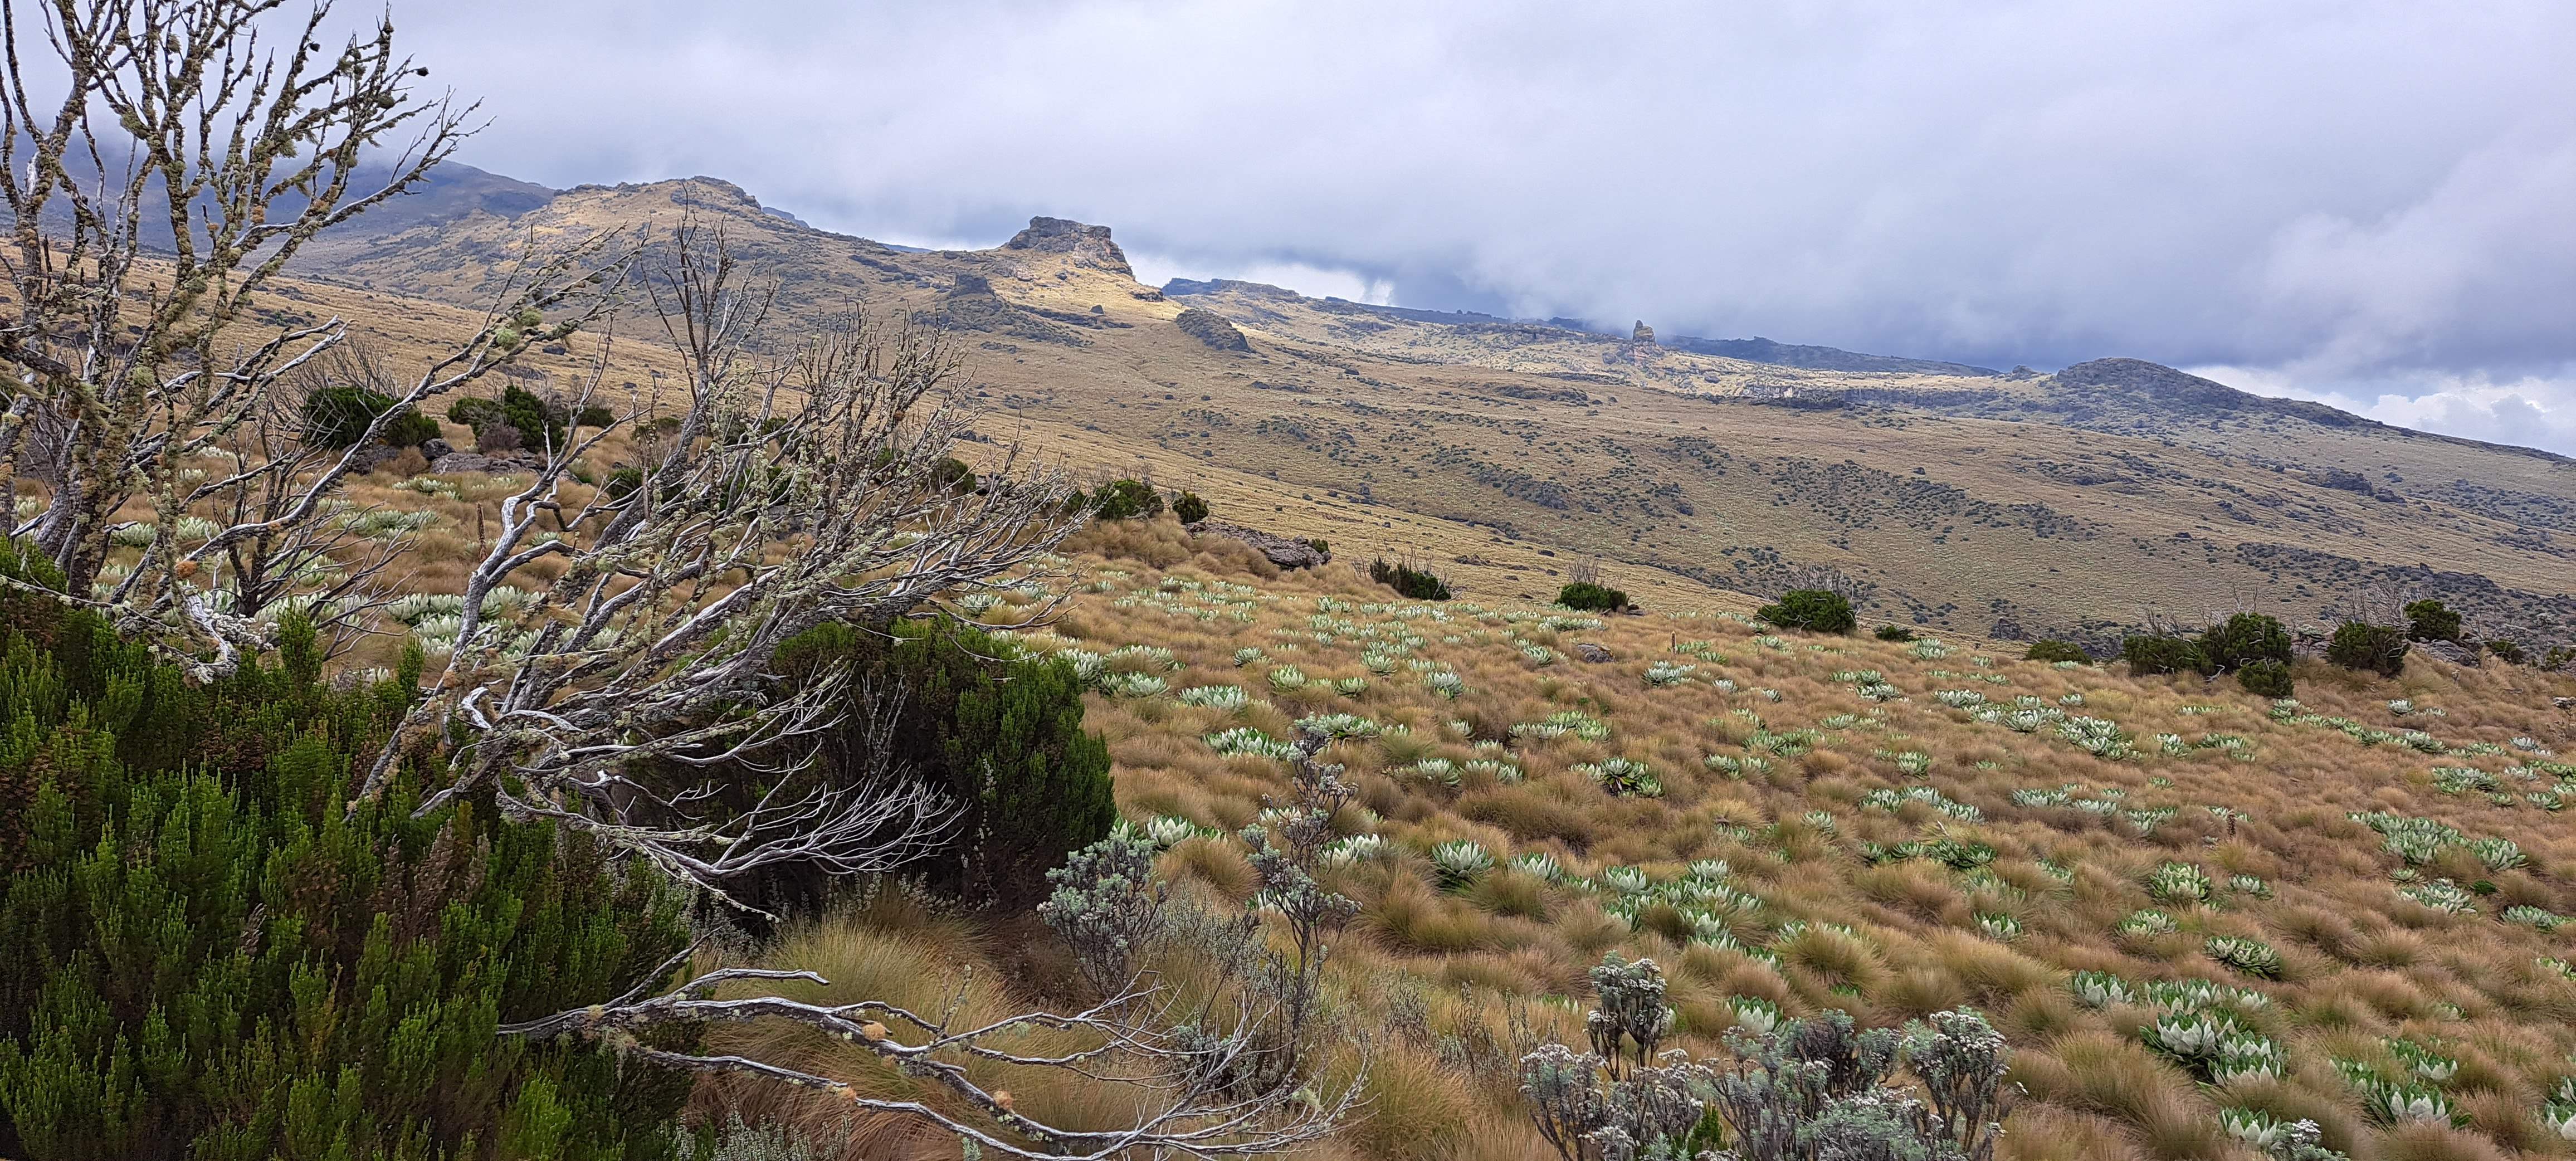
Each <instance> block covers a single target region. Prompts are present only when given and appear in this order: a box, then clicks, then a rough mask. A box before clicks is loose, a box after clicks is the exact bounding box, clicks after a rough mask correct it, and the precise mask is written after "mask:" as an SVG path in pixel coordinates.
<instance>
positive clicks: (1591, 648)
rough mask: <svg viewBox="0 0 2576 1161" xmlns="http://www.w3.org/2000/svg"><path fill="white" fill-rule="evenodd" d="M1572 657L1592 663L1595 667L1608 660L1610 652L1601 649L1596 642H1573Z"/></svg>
mask: <svg viewBox="0 0 2576 1161" xmlns="http://www.w3.org/2000/svg"><path fill="white" fill-rule="evenodd" d="M1574 655H1575V656H1576V657H1577V658H1580V659H1582V660H1584V661H1589V662H1592V663H1593V664H1595V665H1598V664H1600V663H1601V662H1604V661H1608V660H1610V651H1609V650H1607V649H1604V648H1602V647H1601V645H1600V643H1599V642H1597V641H1577V642H1575V643H1574Z"/></svg>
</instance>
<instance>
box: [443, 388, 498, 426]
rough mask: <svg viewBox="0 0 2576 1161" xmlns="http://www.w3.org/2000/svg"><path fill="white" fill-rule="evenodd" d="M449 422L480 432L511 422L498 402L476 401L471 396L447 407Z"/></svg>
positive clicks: (491, 400) (489, 400)
mask: <svg viewBox="0 0 2576 1161" xmlns="http://www.w3.org/2000/svg"><path fill="white" fill-rule="evenodd" d="M447 421H448V422H449V423H461V424H464V425H465V426H466V427H469V428H472V429H473V430H475V431H478V432H479V431H482V430H483V429H484V428H486V427H489V426H491V425H493V424H496V423H507V422H509V420H508V418H507V416H505V415H504V414H503V412H502V410H501V404H500V402H499V401H498V400H493V399H476V398H473V397H471V396H468V397H466V398H464V399H459V400H457V401H456V402H454V403H450V404H448V405H447Z"/></svg>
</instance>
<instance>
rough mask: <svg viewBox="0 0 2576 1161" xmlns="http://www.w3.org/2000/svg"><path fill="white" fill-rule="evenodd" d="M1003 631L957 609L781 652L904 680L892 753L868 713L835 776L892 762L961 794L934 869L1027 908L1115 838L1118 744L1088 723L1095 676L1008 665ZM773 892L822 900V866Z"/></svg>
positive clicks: (842, 738)
mask: <svg viewBox="0 0 2576 1161" xmlns="http://www.w3.org/2000/svg"><path fill="white" fill-rule="evenodd" d="M1005 655H1007V650H1006V649H1004V647H1003V645H1002V643H1001V642H1000V641H997V640H995V639H994V638H992V637H990V636H988V635H986V634H985V633H983V632H982V631H981V630H978V629H976V628H974V627H973V626H971V625H963V624H959V623H957V622H955V621H949V620H944V619H943V620H934V621H903V622H898V623H896V625H895V626H894V629H893V640H891V641H888V640H885V639H884V638H883V637H880V636H878V635H876V634H864V633H860V632H858V631H855V630H852V629H850V628H848V627H846V626H840V625H826V626H824V627H822V628H820V629H816V630H814V631H813V632H810V633H807V634H805V635H804V636H802V637H799V638H797V639H795V640H794V641H791V642H789V643H788V644H787V645H786V646H785V647H783V648H782V649H781V650H780V651H779V656H778V666H779V671H780V672H782V673H785V674H788V675H789V676H790V677H791V679H798V680H802V679H809V678H811V677H813V676H815V675H818V674H821V673H824V672H827V671H828V667H830V666H835V665H849V666H851V667H852V668H853V669H854V670H855V673H854V676H853V680H852V682H851V686H850V687H851V688H852V689H854V690H862V689H875V690H879V691H886V690H892V689H896V688H901V689H902V690H903V695H902V696H903V700H902V704H901V707H900V711H899V717H898V720H897V721H896V723H895V726H894V728H893V729H892V730H891V731H889V732H888V733H887V734H886V735H885V738H886V741H887V744H888V745H889V746H890V747H891V750H892V752H891V753H890V754H880V753H875V752H873V751H871V749H870V739H869V736H868V729H867V718H868V714H867V713H866V712H865V711H864V710H863V709H862V708H860V707H853V712H852V714H851V716H850V720H849V723H848V724H847V725H846V726H844V727H843V728H842V729H841V730H840V731H839V732H838V733H837V734H836V735H835V736H834V737H833V738H832V740H831V741H830V742H828V743H827V744H826V746H825V748H824V752H823V771H824V774H825V776H826V777H827V778H830V779H832V780H835V781H836V782H847V781H849V780H853V779H857V778H860V777H863V776H865V774H866V772H867V771H869V770H871V769H873V768H874V764H875V763H877V762H878V761H880V760H883V759H886V758H891V759H892V760H893V762H894V763H895V765H896V767H897V768H901V769H906V770H909V771H911V772H912V774H913V776H915V777H920V778H925V779H928V780H930V781H931V782H933V783H934V784H936V785H938V786H939V787H941V788H942V789H944V790H945V791H947V792H948V794H949V795H950V796H951V797H952V798H953V799H955V800H956V802H957V803H958V810H959V816H960V817H959V825H958V829H957V831H956V832H955V837H954V841H953V842H952V843H951V846H950V849H949V850H948V851H947V852H946V853H944V854H943V855H941V856H937V857H935V858H934V860H933V869H934V871H935V873H936V874H938V875H939V876H940V877H941V878H942V879H943V880H945V881H946V884H947V885H949V886H951V887H952V888H954V889H955V890H956V891H957V892H958V893H959V894H960V895H962V896H964V897H965V898H967V899H969V900H972V901H974V902H977V903H985V902H991V903H993V904H994V905H996V906H999V907H1002V908H1005V909H1009V910H1018V909H1024V908H1027V907H1030V906H1033V905H1035V904H1036V903H1037V901H1039V900H1041V899H1044V898H1046V895H1047V891H1048V888H1047V882H1046V873H1047V872H1048V871H1050V870H1052V869H1054V868H1056V867H1058V866H1061V865H1063V863H1064V858H1065V855H1066V854H1067V853H1069V852H1072V851H1076V850H1080V849H1081V848H1083V847H1086V846H1089V845H1091V844H1092V843H1095V842H1098V841H1100V840H1101V839H1102V838H1104V837H1107V835H1108V834H1109V830H1110V828H1111V827H1112V826H1114V825H1116V824H1117V821H1118V807H1117V804H1116V802H1115V801H1114V800H1113V798H1112V797H1111V794H1110V781H1109V748H1108V745H1107V743H1105V742H1103V741H1101V740H1100V738H1099V737H1098V736H1097V735H1095V734H1091V733H1088V732H1086V731H1085V730H1084V729H1083V728H1082V692H1083V686H1082V680H1081V678H1080V677H1078V676H1077V675H1076V674H1075V673H1074V670H1073V666H1072V664H1071V663H1070V662H1065V661H1057V660H1052V659H1049V660H1028V661H1014V662H996V661H993V660H991V659H992V658H996V657H1001V656H1005ZM768 886H769V887H770V888H771V889H773V890H774V891H776V892H779V893H780V894H778V895H775V896H773V899H774V901H776V902H780V903H785V904H788V905H791V906H798V907H803V906H807V905H810V904H811V903H812V902H814V901H816V900H817V899H819V893H820V891H821V890H822V889H823V887H824V886H825V884H824V883H822V882H821V881H820V879H819V877H818V876H816V875H814V874H812V873H810V872H804V871H797V872H794V873H792V874H788V875H785V876H782V877H781V878H780V879H779V880H778V881H777V882H775V883H772V884H769V885H768Z"/></svg>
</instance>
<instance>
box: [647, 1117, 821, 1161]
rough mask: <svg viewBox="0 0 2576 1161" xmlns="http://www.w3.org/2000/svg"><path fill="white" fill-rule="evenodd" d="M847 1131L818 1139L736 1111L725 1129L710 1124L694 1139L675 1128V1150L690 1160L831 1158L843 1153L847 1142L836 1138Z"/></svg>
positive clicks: (806, 1160)
mask: <svg viewBox="0 0 2576 1161" xmlns="http://www.w3.org/2000/svg"><path fill="white" fill-rule="evenodd" d="M846 1135H847V1134H846V1133H844V1134H838V1135H836V1136H835V1138H834V1139H825V1140H817V1139H813V1138H809V1137H807V1136H805V1135H804V1134H802V1133H798V1132H796V1131H795V1130H793V1129H790V1128H788V1127H787V1126H786V1125H783V1124H778V1123H776V1122H764V1123H761V1124H757V1125H750V1124H745V1123H743V1119H742V1114H740V1113H736V1114H734V1115H733V1117H731V1118H730V1119H728V1120H727V1121H726V1122H725V1124H724V1127H723V1128H722V1129H717V1128H714V1127H713V1126H710V1127H709V1128H707V1129H706V1130H703V1131H702V1132H701V1134H700V1135H698V1136H697V1137H696V1138H695V1139H691V1137H690V1135H689V1134H688V1133H687V1132H685V1131H682V1130H674V1137H675V1140H674V1141H673V1142H672V1145H673V1148H672V1152H673V1153H674V1154H675V1155H677V1156H680V1157H686V1158H690V1159H691V1161H829V1159H830V1158H833V1157H838V1156H840V1155H841V1151H842V1147H843V1145H844V1142H843V1141H841V1140H839V1139H837V1138H838V1137H840V1136H846Z"/></svg>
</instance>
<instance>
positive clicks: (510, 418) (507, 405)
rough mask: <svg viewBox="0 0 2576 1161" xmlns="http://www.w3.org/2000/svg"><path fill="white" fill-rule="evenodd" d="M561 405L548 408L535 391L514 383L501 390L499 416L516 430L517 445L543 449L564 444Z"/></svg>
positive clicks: (530, 448) (563, 416)
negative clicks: (517, 436) (517, 430)
mask: <svg viewBox="0 0 2576 1161" xmlns="http://www.w3.org/2000/svg"><path fill="white" fill-rule="evenodd" d="M562 410H563V409H562V408H559V407H549V406H547V405H546V401H545V400H542V399H539V398H537V394H536V392H533V391H530V390H528V389H527V388H525V387H521V386H519V385H518V384H516V383H513V384H511V385H509V386H508V387H505V388H503V389H502V390H501V418H502V421H503V422H506V423H508V424H509V425H510V426H512V427H515V428H518V429H519V446H521V447H524V448H527V449H529V450H530V451H547V450H551V449H555V448H560V447H562V446H564V420H565V419H567V418H569V417H568V416H566V415H564V414H563V413H562Z"/></svg>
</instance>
